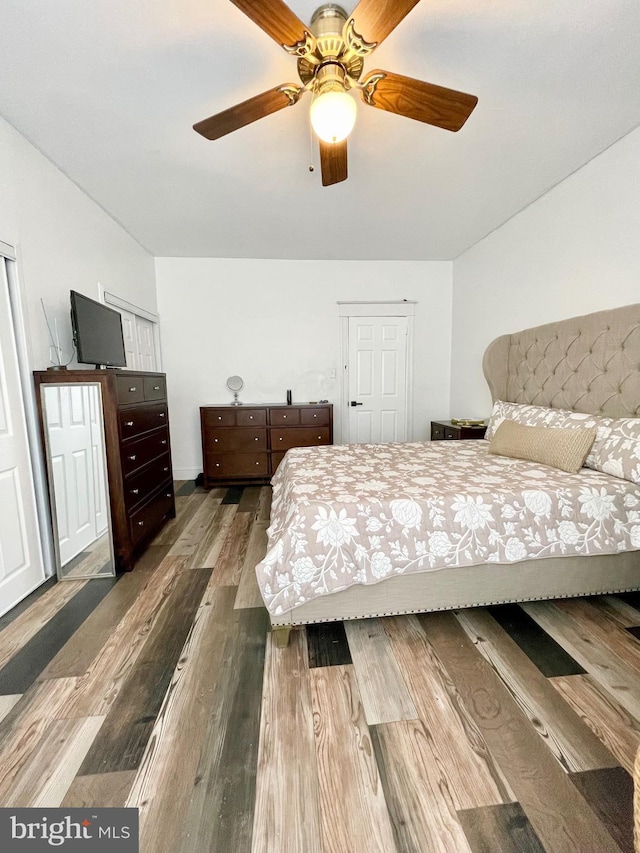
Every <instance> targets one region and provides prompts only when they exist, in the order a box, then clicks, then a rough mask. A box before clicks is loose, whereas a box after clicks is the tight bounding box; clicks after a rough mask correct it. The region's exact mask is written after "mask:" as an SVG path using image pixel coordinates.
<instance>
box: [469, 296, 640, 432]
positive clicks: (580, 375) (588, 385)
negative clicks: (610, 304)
mask: <svg viewBox="0 0 640 853" xmlns="http://www.w3.org/2000/svg"><path fill="white" fill-rule="evenodd" d="M482 368H483V370H484V375H485V378H486V380H487V383H488V384H489V389H490V390H491V396H492V399H493V400H506V401H508V402H511V403H529V404H535V405H537V406H548V407H550V408H553V409H571V410H573V411H576V412H587V413H589V414H602V415H609V416H611V417H640V304H636V305H626V306H624V307H622V308H613V309H611V310H610V311H598V312H596V313H594V314H585V315H584V316H582V317H572V318H571V319H569V320H560V322H558V323H547V324H546V325H544V326H536V327H534V328H533V329H525V330H524V331H522V332H515V333H514V334H512V335H502V336H501V337H499V338H496V339H495V340H494V341H492V343H490V344H489V346H488V347H487V349H486V351H485V354H484V358H483V361H482Z"/></svg>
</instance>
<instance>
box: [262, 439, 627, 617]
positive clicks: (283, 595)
mask: <svg viewBox="0 0 640 853" xmlns="http://www.w3.org/2000/svg"><path fill="white" fill-rule="evenodd" d="M488 448H489V442H487V441H483V440H479V441H478V440H475V441H456V442H451V443H449V442H440V441H439V442H424V443H408V444H378V445H371V444H369V445H366V444H365V445H363V444H357V445H344V446H330V447H309V448H299V449H295V450H290V451H289V452H288V453H287V455H286V456H285V458H284V460H283V461H282V463H281V464H280V467H279V468H278V470H277V472H276V474H275V476H274V478H273V481H272V483H273V503H272V512H271V520H272V521H271V526H270V527H269V530H268V535H269V544H268V549H267V553H266V556H265V558H264V560H263V561H262V562H261V563H259V564H258V566H257V567H256V574H257V578H258V584H259V586H260V589H261V592H262V596H263V598H264V600H265V603H266V605H267V608H268V609H269V611H270V612H271V613H273V614H274V615H279V614H282V613H285V612H286V611H288V610H292V609H293V608H294V607H297V606H299V605H301V604H304V602H305V601H308V600H309V599H310V598H313V597H315V596H317V595H328V594H329V593H332V592H337V591H338V590H341V589H344V588H346V587H348V586H351V585H353V584H373V583H377V582H378V581H381V580H384V578H387V577H390V576H391V575H398V574H404V573H408V572H423V571H436V570H438V569H442V568H446V567H453V566H470V565H477V564H479V563H486V562H497V563H517V562H518V561H520V560H529V559H532V558H543V557H552V556H560V555H574V554H612V553H616V552H617V551H624V550H634V549H640V486H638V485H634V484H633V483H631V482H629V481H627V480H622V479H617V478H615V477H612V476H610V475H608V474H602V473H599V472H595V471H591V470H589V469H587V468H583V469H582V470H581V471H580V472H579V473H578V474H566V473H564V472H563V471H558V470H555V469H553V468H549V467H547V466H544V465H539V464H537V463H533V462H525V461H522V460H519V459H510V458H507V457H503V456H496V455H493V454H489V452H488ZM514 571H517V568H514Z"/></svg>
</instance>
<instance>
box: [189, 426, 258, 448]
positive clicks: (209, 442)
mask: <svg viewBox="0 0 640 853" xmlns="http://www.w3.org/2000/svg"><path fill="white" fill-rule="evenodd" d="M204 449H205V452H211V453H242V452H252V451H254V450H266V449H267V431H266V429H251V428H246V429H225V428H224V427H220V428H216V427H214V428H213V429H208V430H207V431H206V432H205V436H204Z"/></svg>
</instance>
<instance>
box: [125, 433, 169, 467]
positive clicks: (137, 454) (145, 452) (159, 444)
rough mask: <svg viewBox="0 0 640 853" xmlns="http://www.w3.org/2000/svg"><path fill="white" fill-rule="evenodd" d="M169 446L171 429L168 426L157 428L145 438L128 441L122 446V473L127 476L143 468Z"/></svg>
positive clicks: (165, 451)
mask: <svg viewBox="0 0 640 853" xmlns="http://www.w3.org/2000/svg"><path fill="white" fill-rule="evenodd" d="M169 449H170V447H169V430H168V429H167V427H164V428H163V429H158V430H155V431H154V432H152V433H150V434H149V435H145V436H144V437H143V438H138V439H136V440H135V441H128V442H127V443H126V444H124V445H123V446H122V450H121V453H122V473H123V474H124V476H125V477H127V476H128V475H129V474H132V473H133V472H134V471H137V470H138V468H142V466H143V465H146V464H147V462H151V460H152V459H155V458H156V457H157V456H161V455H162V454H163V453H167V451H168V450H169Z"/></svg>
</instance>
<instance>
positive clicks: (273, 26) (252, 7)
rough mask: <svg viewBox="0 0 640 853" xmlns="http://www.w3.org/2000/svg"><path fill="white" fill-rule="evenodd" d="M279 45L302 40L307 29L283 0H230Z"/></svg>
mask: <svg viewBox="0 0 640 853" xmlns="http://www.w3.org/2000/svg"><path fill="white" fill-rule="evenodd" d="M231 2H232V3H233V5H234V6H237V7H238V9H240V11H241V12H244V13H245V15H246V16H247V17H249V18H251V20H252V21H253V22H254V24H257V25H258V26H259V27H260V29H262V30H264V31H265V33H266V34H267V35H268V36H271V38H272V39H273V40H274V41H276V42H277V43H278V44H279V45H280V47H283V46H284V45H294V44H297V43H298V42H299V41H304V39H305V32H307V31H308V29H309V28H308V27H306V26H305V25H304V24H303V23H302V21H301V20H300V19H299V18H298V17H297V15H295V14H294V13H293V12H292V11H291V9H290V8H289V7H288V6H287V4H286V3H283V0H231Z"/></svg>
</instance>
